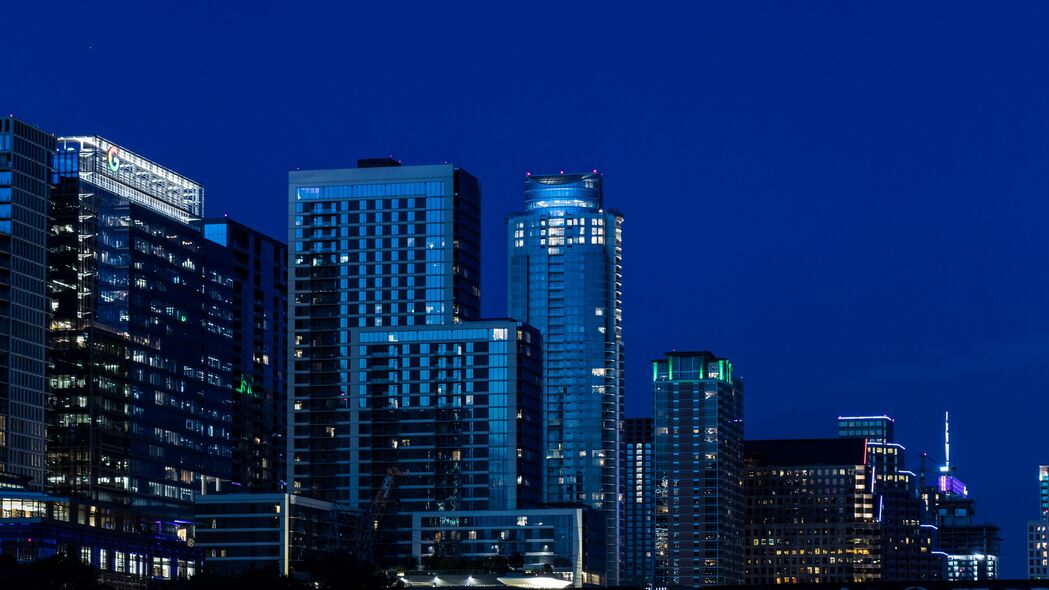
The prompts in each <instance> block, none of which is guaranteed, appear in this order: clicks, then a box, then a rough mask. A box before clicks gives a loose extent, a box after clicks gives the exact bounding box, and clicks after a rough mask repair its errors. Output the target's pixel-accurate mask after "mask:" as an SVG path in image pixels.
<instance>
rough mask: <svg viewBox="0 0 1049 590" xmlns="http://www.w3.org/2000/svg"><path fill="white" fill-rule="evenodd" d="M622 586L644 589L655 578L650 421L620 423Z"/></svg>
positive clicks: (654, 500) (653, 480)
mask: <svg viewBox="0 0 1049 590" xmlns="http://www.w3.org/2000/svg"><path fill="white" fill-rule="evenodd" d="M623 442H624V451H623V454H624V456H625V458H624V461H623V479H624V482H623V568H622V571H621V572H620V578H621V580H622V583H623V584H636V585H644V584H649V583H651V582H652V579H653V576H654V575H655V572H654V569H653V566H654V564H655V546H656V497H655V491H656V490H655V473H654V470H655V465H654V463H655V456H654V449H653V438H652V418H627V419H626V420H625V421H624V423H623Z"/></svg>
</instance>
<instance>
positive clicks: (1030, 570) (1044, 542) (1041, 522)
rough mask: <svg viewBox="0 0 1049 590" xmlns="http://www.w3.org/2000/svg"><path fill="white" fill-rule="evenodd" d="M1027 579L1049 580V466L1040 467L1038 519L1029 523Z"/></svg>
mask: <svg viewBox="0 0 1049 590" xmlns="http://www.w3.org/2000/svg"><path fill="white" fill-rule="evenodd" d="M1027 579H1029V580H1047V579H1049V465H1039V466H1038V518H1037V519H1036V520H1030V521H1027Z"/></svg>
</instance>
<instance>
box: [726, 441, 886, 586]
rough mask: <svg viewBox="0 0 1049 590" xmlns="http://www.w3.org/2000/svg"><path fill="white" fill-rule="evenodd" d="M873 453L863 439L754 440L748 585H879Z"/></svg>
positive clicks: (749, 456) (749, 465)
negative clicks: (870, 455) (870, 454)
mask: <svg viewBox="0 0 1049 590" xmlns="http://www.w3.org/2000/svg"><path fill="white" fill-rule="evenodd" d="M866 451H867V448H866V445H865V444H864V439H862V438H838V439H798V440H761V441H747V442H746V468H745V474H744V488H745V490H746V543H745V560H746V574H745V582H746V584H753V585H772V584H798V583H801V584H806V583H835V584H845V583H854V582H867V581H874V580H878V579H879V577H880V573H881V571H880V558H881V555H880V551H881V539H880V528H879V523H878V520H877V518H878V515H877V509H878V507H877V506H876V505H875V496H874V491H873V484H874V480H873V477H872V467H871V464H870V461H869V459H868V455H867V452H866Z"/></svg>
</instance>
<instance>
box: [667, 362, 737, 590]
mask: <svg viewBox="0 0 1049 590" xmlns="http://www.w3.org/2000/svg"><path fill="white" fill-rule="evenodd" d="M652 379H653V383H652V394H653V402H654V405H655V416H654V423H653V426H654V453H655V481H656V497H655V501H656V528H655V585H656V587H658V588H665V587H673V586H708V585H724V584H739V583H741V582H742V580H743V534H744V531H743V486H742V478H743V382H742V380H740V379H739V378H737V377H736V376H735V375H734V374H733V370H732V363H731V362H729V361H728V360H726V359H723V358H718V357H716V356H714V355H713V354H711V353H709V352H670V353H667V354H666V358H664V359H660V360H657V361H654V362H653V367H652Z"/></svg>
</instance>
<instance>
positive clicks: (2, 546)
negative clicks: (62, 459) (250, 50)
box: [0, 489, 202, 588]
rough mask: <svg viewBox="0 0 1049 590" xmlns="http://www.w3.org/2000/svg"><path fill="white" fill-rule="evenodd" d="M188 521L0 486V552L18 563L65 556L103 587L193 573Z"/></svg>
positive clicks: (194, 553)
mask: <svg viewBox="0 0 1049 590" xmlns="http://www.w3.org/2000/svg"><path fill="white" fill-rule="evenodd" d="M190 529H191V527H190V526H189V523H188V522H185V521H177V520H174V521H173V520H169V519H159V520H158V519H157V518H156V517H155V516H150V515H144V514H141V513H137V514H136V513H134V512H129V511H128V510H125V509H123V508H119V507H114V506H111V505H107V504H104V503H99V502H94V501H91V500H77V499H76V498H69V497H60V496H54V495H51V494H47V493H44V492H39V491H33V490H27V489H23V490H16V489H4V490H0V555H10V556H11V557H13V558H14V559H15V560H16V561H18V562H23V563H24V562H30V561H35V560H37V559H43V558H46V557H52V556H55V555H58V554H66V555H70V556H73V557H76V558H79V559H80V561H82V562H83V563H86V564H88V565H90V566H92V567H94V568H95V569H96V570H98V573H99V579H100V581H101V582H102V583H104V584H108V585H110V586H107V587H117V588H145V587H148V585H149V582H150V581H151V580H173V579H185V578H189V577H192V576H193V575H194V574H196V573H197V572H199V571H200V567H201V561H202V552H201V550H200V549H196V548H194V547H193V546H192V545H191V544H190V543H188V540H189V536H188V535H189V531H190Z"/></svg>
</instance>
